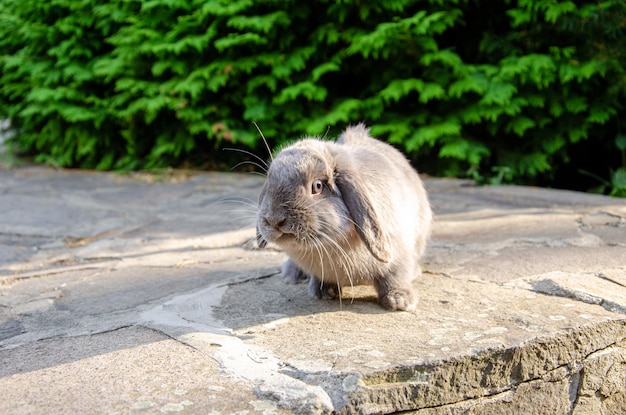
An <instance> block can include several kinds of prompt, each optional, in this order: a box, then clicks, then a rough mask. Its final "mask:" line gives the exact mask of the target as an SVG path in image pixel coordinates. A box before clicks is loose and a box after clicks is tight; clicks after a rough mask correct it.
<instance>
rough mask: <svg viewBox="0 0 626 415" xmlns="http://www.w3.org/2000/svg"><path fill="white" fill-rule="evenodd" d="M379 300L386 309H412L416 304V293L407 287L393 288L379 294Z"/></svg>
mask: <svg viewBox="0 0 626 415" xmlns="http://www.w3.org/2000/svg"><path fill="white" fill-rule="evenodd" d="M379 300H380V304H381V305H382V306H383V307H385V308H386V309H388V310H399V311H413V310H415V307H416V306H417V295H415V292H413V290H407V289H393V290H391V291H389V292H387V293H385V294H383V295H382V296H380V299H379Z"/></svg>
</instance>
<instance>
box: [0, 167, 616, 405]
mask: <svg viewBox="0 0 626 415" xmlns="http://www.w3.org/2000/svg"><path fill="white" fill-rule="evenodd" d="M262 183H263V178H262V177H259V176H257V175H253V174H238V173H232V174H220V173H190V172H184V171H172V172H165V173H163V174H161V175H147V174H131V175H119V174H112V173H94V172H84V171H81V172H77V171H67V170H54V169H49V168H44V167H34V166H22V167H14V168H11V169H0V391H2V397H3V399H2V400H0V413H2V414H68V413H103V414H105V413H106V414H124V413H137V414H159V413H169V412H175V413H183V414H184V413H188V414H220V413H223V414H234V413H238V414H289V413H306V414H309V413H310V414H317V413H345V414H352V413H359V414H383V413H385V414H386V413H394V412H401V411H406V412H408V413H414V414H429V415H431V414H433V415H434V414H437V415H438V414H458V413H467V414H474V413H476V414H501V413H524V414H532V413H536V414H548V413H549V414H560V413H562V414H601V413H604V414H609V413H624V412H626V324H625V323H626V316H625V314H624V313H625V312H626V201H625V200H624V199H616V198H610V197H603V196H594V195H588V194H582V193H576V192H567V191H558V190H546V189H537V188H528V187H516V186H495V187H476V186H474V185H473V184H472V183H471V182H467V181H462V180H449V179H432V178H427V179H425V184H426V187H427V189H428V190H429V194H430V198H431V202H432V204H433V207H434V211H435V213H436V223H435V227H434V233H433V237H432V241H431V242H430V245H429V248H428V250H427V253H426V256H425V258H424V262H423V269H424V274H423V276H422V277H421V278H420V279H418V280H417V281H416V282H415V285H416V288H417V290H418V292H419V294H420V302H419V304H418V307H417V310H416V311H415V312H412V313H407V312H389V311H386V310H384V309H382V308H381V307H380V306H379V305H378V304H377V303H376V298H375V292H374V291H373V289H372V288H367V287H354V289H352V290H346V292H344V294H343V298H342V299H341V301H324V300H317V299H313V298H310V297H309V296H308V295H307V289H306V286H305V285H302V284H299V285H287V284H284V283H283V282H282V280H281V277H280V275H279V273H278V272H279V267H280V264H281V263H282V261H283V260H284V258H285V257H284V255H283V254H282V253H281V252H280V251H278V250H277V249H274V248H272V247H270V248H269V249H264V250H259V249H257V248H256V246H255V244H254V242H253V240H254V234H255V233H254V215H255V205H256V198H257V195H258V192H259V190H260V186H261V185H262Z"/></svg>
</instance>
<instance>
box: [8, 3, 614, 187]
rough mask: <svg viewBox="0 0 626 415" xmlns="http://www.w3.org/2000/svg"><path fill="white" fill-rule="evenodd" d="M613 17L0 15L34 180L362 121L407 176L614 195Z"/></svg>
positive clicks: (228, 12) (473, 13)
mask: <svg viewBox="0 0 626 415" xmlns="http://www.w3.org/2000/svg"><path fill="white" fill-rule="evenodd" d="M625 68H626V2H625V1H624V0H613V1H558V0H538V1H528V0H517V1H513V0H511V1H506V0H504V1H503V0H487V1H482V0H474V1H472V0H466V1H463V0H458V1H454V0H439V1H435V0H430V1H427V0H384V1H376V0H373V1H350V0H346V1H323V0H317V1H313V0H298V1H295V0H293V1H289V0H287V1H277V0H146V1H140V0H48V1H40V0H2V1H0V119H2V120H4V119H9V120H10V122H11V128H12V130H13V131H12V134H13V135H12V138H11V139H10V140H9V142H8V146H9V148H10V149H11V150H12V151H14V152H16V153H18V154H22V155H25V156H29V157H33V158H34V160H35V161H36V162H42V163H50V164H52V165H56V166H63V167H79V168H90V169H91V168H95V169H101V170H135V169H158V168H163V167H168V166H173V167H180V166H187V167H194V168H216V167H217V168H228V167H230V166H232V165H234V164H236V163H237V161H241V160H242V159H243V158H245V157H247V156H245V155H242V154H241V153H228V152H224V151H223V148H224V147H236V148H240V149H248V150H250V151H252V152H254V153H256V154H258V155H260V156H262V157H265V156H266V155H267V153H266V151H265V150H264V146H263V144H262V142H261V138H260V135H259V133H258V132H257V130H256V128H255V126H254V123H257V124H258V126H259V127H260V129H261V130H262V131H263V134H264V135H265V137H266V138H267V140H268V141H269V145H270V146H272V147H273V148H275V147H276V146H279V145H280V144H281V143H284V142H286V141H288V140H293V139H297V138H300V137H302V136H304V135H318V136H328V137H335V136H337V135H338V134H339V133H340V132H341V131H342V130H343V129H344V128H345V127H346V126H347V125H348V124H351V123H357V122H361V121H363V122H365V123H366V124H368V125H369V126H371V127H372V134H373V135H374V136H376V137H378V138H381V139H383V140H386V141H388V142H390V143H392V144H394V145H396V146H398V147H399V148H400V149H402V150H403V151H404V152H405V153H406V154H407V156H408V157H409V158H410V159H411V160H412V161H413V162H414V163H415V165H416V166H417V167H418V168H419V170H420V171H422V172H426V173H429V174H432V175H438V176H458V177H469V178H472V179H475V180H477V181H478V182H481V183H520V184H531V185H540V186H551V187H559V188H570V189H576V190H585V191H596V192H601V193H606V194H612V195H615V196H626V155H625V152H626V131H624V129H623V128H624V127H623V125H622V124H624V123H625V122H626V120H625V118H624V116H623V115H624V104H625V103H626V100H625V98H626V72H625Z"/></svg>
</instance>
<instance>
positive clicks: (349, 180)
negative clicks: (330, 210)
mask: <svg viewBox="0 0 626 415" xmlns="http://www.w3.org/2000/svg"><path fill="white" fill-rule="evenodd" d="M336 183H337V187H338V188H339V191H340V192H341V195H342V199H343V201H344V203H345V204H346V207H347V208H348V212H350V215H351V216H352V220H353V221H354V224H355V227H356V231H357V232H358V234H359V236H360V237H361V239H362V240H363V242H365V245H366V246H367V248H368V249H369V250H370V252H371V253H372V255H374V257H375V258H376V259H378V260H379V261H381V262H385V263H387V262H389V261H390V260H391V254H390V252H389V244H390V240H389V235H388V232H385V230H384V223H383V222H382V217H383V215H382V211H381V209H382V208H383V206H380V205H381V203H378V199H376V198H375V196H373V195H372V192H371V191H370V190H369V189H368V188H367V186H366V185H365V183H364V182H363V180H362V179H361V178H360V177H359V176H358V173H357V172H356V171H354V170H352V169H349V168H348V169H345V168H344V169H342V168H341V167H339V166H337V176H336Z"/></svg>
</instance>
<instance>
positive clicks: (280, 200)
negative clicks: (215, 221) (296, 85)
mask: <svg viewBox="0 0 626 415" xmlns="http://www.w3.org/2000/svg"><path fill="white" fill-rule="evenodd" d="M257 219H258V220H257V236H258V239H259V243H260V245H264V244H265V243H267V242H273V243H275V244H277V245H278V246H280V247H281V248H283V249H284V250H285V252H286V253H287V254H288V255H289V259H288V260H287V262H285V264H284V265H283V267H282V272H283V276H284V278H285V279H286V280H287V281H291V282H297V281H299V280H304V279H307V278H309V288H310V291H311V293H312V294H314V295H315V296H316V297H318V298H334V297H337V296H338V295H341V287H345V286H350V285H362V284H367V285H373V286H374V287H375V288H376V290H377V292H378V300H379V302H380V303H381V304H382V305H383V306H384V307H385V308H387V309H390V310H412V309H414V308H415V305H416V304H417V296H416V294H415V292H414V289H413V286H412V281H413V280H414V278H415V277H416V276H418V275H419V274H420V273H421V269H420V266H419V264H418V260H419V258H420V257H421V256H422V254H423V253H424V249H425V246H426V241H427V240H428V237H429V234H430V227H431V221H432V213H431V208H430V204H429V203H428V198H427V195H426V191H425V190H424V187H423V185H422V181H421V180H420V178H419V176H418V175H417V173H416V172H415V170H414V169H413V168H412V167H411V165H410V164H409V162H408V161H407V160H406V158H405V157H404V156H403V155H402V154H401V153H400V152H399V151H397V150H396V149H394V148H393V147H391V146H390V145H388V144H386V143H383V142H381V141H378V140H376V139H374V138H372V137H370V136H369V130H368V129H367V128H366V127H365V126H364V125H363V124H359V125H357V126H353V127H349V128H348V129H346V131H345V132H344V133H343V134H342V135H341V137H340V138H339V140H338V141H337V142H329V141H322V140H319V139H315V138H307V139H303V140H300V141H298V142H296V143H295V144H293V145H291V146H288V147H286V148H285V149H283V150H282V151H280V152H279V153H278V155H277V156H276V157H275V159H274V160H273V161H272V163H271V165H270V167H269V170H268V174H267V181H266V182H265V184H264V186H263V188H262V190H261V195H260V197H259V211H258V218H257Z"/></svg>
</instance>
